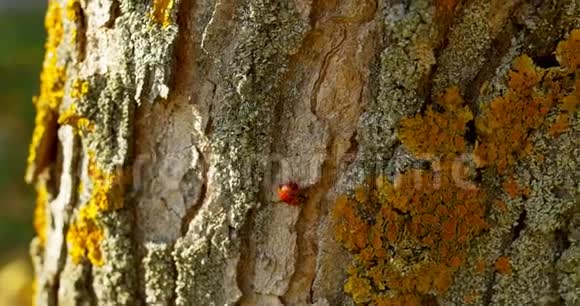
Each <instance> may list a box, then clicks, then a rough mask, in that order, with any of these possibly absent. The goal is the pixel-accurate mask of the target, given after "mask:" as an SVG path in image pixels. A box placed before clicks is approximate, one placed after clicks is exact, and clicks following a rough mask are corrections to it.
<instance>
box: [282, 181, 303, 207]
mask: <svg viewBox="0 0 580 306" xmlns="http://www.w3.org/2000/svg"><path fill="white" fill-rule="evenodd" d="M276 191H277V192H278V197H279V198H280V200H282V202H284V203H286V204H288V205H291V206H298V205H300V204H301V203H302V202H303V201H304V193H303V191H302V190H300V187H298V184H296V183H294V182H288V183H285V184H281V185H280V186H278V189H277V190H276Z"/></svg>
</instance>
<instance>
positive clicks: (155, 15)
mask: <svg viewBox="0 0 580 306" xmlns="http://www.w3.org/2000/svg"><path fill="white" fill-rule="evenodd" d="M173 5H174V0H153V9H152V11H151V14H150V16H151V19H153V20H154V21H155V22H156V23H158V24H160V25H161V26H162V27H164V28H165V27H167V26H169V25H170V24H171V10H172V9H173Z"/></svg>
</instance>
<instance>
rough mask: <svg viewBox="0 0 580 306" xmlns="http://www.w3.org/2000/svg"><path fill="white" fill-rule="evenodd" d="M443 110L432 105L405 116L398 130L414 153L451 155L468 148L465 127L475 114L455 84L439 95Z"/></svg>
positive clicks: (428, 155) (422, 155)
mask: <svg viewBox="0 0 580 306" xmlns="http://www.w3.org/2000/svg"><path fill="white" fill-rule="evenodd" d="M437 103H438V104H439V105H440V106H442V107H443V112H438V111H436V110H435V108H434V107H433V106H429V107H428V108H427V111H426V112H425V114H417V115H415V116H414V117H410V118H404V119H402V120H401V125H400V128H399V131H398V134H399V139H401V142H402V143H403V145H405V147H407V148H408V149H409V151H411V153H413V154H415V155H417V156H419V157H424V158H427V159H429V158H432V157H441V158H444V157H448V156H454V155H456V154H460V153H463V152H464V151H465V138H464V136H465V127H466V124H467V123H468V122H469V121H471V120H472V119H473V114H472V113H471V110H470V109H469V107H467V106H466V105H465V103H464V101H463V99H462V98H461V96H460V95H459V89H458V88H457V87H452V88H450V89H448V90H446V91H445V92H444V93H443V94H441V95H439V97H438V102H437Z"/></svg>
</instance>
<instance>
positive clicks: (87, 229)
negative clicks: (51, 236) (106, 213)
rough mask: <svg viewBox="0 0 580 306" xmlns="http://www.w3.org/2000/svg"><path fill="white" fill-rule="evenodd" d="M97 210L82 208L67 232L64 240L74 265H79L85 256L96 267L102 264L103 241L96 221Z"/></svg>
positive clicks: (89, 206) (93, 207)
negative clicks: (67, 244)
mask: <svg viewBox="0 0 580 306" xmlns="http://www.w3.org/2000/svg"><path fill="white" fill-rule="evenodd" d="M97 218H98V210H97V209H96V207H95V206H92V205H90V204H89V205H86V206H83V207H82V208H81V209H80V211H79V215H78V217H77V219H76V220H75V222H73V223H72V224H71V226H70V228H69V230H68V232H67V235H66V240H67V242H68V243H69V254H70V256H71V258H72V260H73V262H75V263H77V264H78V263H80V262H81V260H82V259H83V258H85V256H86V257H87V258H88V259H89V261H90V262H91V263H92V264H93V265H96V266H102V265H103V264H104V260H103V256H102V253H101V246H100V243H101V241H102V239H103V230H102V228H101V226H100V225H99V223H98V221H97Z"/></svg>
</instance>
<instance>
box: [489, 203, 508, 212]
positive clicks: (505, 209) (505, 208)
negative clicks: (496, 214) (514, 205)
mask: <svg viewBox="0 0 580 306" xmlns="http://www.w3.org/2000/svg"><path fill="white" fill-rule="evenodd" d="M493 203H494V204H495V207H497V209H499V211H501V212H504V213H505V212H508V211H509V207H508V206H507V204H506V203H505V202H504V201H502V200H496V201H494V202H493Z"/></svg>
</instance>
